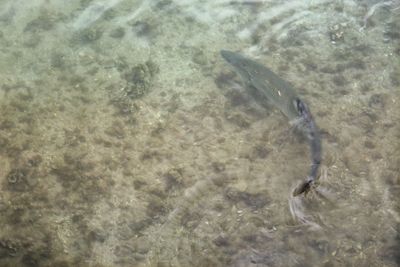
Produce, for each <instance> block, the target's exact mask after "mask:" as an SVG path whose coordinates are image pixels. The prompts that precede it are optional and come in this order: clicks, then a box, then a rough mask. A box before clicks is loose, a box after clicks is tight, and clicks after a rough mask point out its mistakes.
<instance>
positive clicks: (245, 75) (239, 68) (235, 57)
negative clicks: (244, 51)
mask: <svg viewBox="0 0 400 267" xmlns="http://www.w3.org/2000/svg"><path fill="white" fill-rule="evenodd" d="M221 56H222V57H223V58H224V59H225V60H226V61H227V62H228V63H229V64H230V65H231V66H232V67H233V68H234V70H235V71H236V72H237V73H238V74H239V75H240V76H241V78H242V79H243V81H244V82H245V83H249V82H250V80H251V69H252V66H251V61H250V60H248V59H247V58H245V57H243V56H241V55H240V54H238V53H235V52H231V51H227V50H221Z"/></svg>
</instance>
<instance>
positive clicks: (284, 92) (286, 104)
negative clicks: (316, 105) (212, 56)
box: [220, 50, 322, 196]
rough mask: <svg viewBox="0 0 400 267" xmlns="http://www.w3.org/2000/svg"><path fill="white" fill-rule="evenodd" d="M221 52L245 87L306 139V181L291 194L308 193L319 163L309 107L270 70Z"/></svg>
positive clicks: (316, 132) (318, 142)
mask: <svg viewBox="0 0 400 267" xmlns="http://www.w3.org/2000/svg"><path fill="white" fill-rule="evenodd" d="M220 53H221V56H222V57H223V58H224V59H225V60H226V61H227V62H228V63H229V64H230V65H231V66H232V67H233V69H234V71H235V72H236V73H237V74H238V75H239V76H240V77H241V79H242V81H243V83H244V85H245V86H246V87H249V88H251V89H253V90H255V91H256V92H257V93H259V94H261V95H262V96H263V97H265V98H266V99H267V100H268V101H269V102H270V103H271V104H272V105H274V106H275V107H276V108H278V109H279V110H280V111H281V112H282V113H283V114H284V115H285V116H286V117H287V118H288V119H289V123H290V124H291V125H294V126H295V127H296V128H298V129H299V130H300V132H302V133H303V134H304V136H305V137H306V138H307V140H308V142H309V145H310V154H311V167H310V170H309V173H308V176H307V178H306V179H305V180H304V181H303V182H302V183H301V184H300V185H298V186H297V187H296V188H295V189H294V191H293V193H292V194H293V196H298V195H301V194H303V193H304V194H307V193H308V192H309V191H310V190H311V188H313V187H314V186H316V182H317V178H318V170H319V167H320V165H321V161H322V144H321V136H320V131H319V128H318V126H317V124H316V123H315V120H314V118H313V116H312V114H311V111H310V109H309V107H308V106H307V104H306V103H305V102H304V101H303V100H301V99H300V97H299V96H298V95H297V93H296V91H295V89H294V88H293V87H292V86H291V85H290V84H289V83H288V82H286V81H285V80H283V79H282V78H280V77H279V76H278V75H276V74H275V73H274V72H272V70H270V69H269V68H267V67H265V66H264V65H262V64H260V63H258V62H256V61H254V60H252V59H250V58H247V57H244V56H242V55H241V54H239V53H236V52H232V51H227V50H221V52H220Z"/></svg>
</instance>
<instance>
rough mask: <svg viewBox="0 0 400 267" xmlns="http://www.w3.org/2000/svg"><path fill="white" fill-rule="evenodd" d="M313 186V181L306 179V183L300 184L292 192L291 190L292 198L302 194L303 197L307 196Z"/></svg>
mask: <svg viewBox="0 0 400 267" xmlns="http://www.w3.org/2000/svg"><path fill="white" fill-rule="evenodd" d="M313 185H314V180H312V179H307V180H306V181H304V182H302V183H301V184H299V185H298V186H297V187H296V188H295V189H294V190H293V194H292V195H293V196H294V197H296V196H298V195H301V194H303V193H304V195H307V193H308V192H310V190H311V188H312V187H313Z"/></svg>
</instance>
